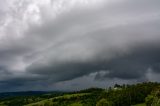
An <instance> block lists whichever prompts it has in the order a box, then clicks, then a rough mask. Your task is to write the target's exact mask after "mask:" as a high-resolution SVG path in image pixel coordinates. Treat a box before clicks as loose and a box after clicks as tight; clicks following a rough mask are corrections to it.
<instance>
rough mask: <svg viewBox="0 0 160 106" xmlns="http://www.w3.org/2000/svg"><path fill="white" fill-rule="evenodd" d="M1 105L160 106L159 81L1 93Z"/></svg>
mask: <svg viewBox="0 0 160 106" xmlns="http://www.w3.org/2000/svg"><path fill="white" fill-rule="evenodd" d="M0 95H2V93H0ZM3 95H4V93H3ZM0 106H160V83H157V82H143V83H137V84H132V85H129V84H123V85H119V84H115V85H114V86H112V87H108V88H105V89H102V88H89V89H84V90H80V91H73V92H43V93H42V92H40V93H39V94H38V93H36V94H34V93H33V95H31V94H29V95H27V93H26V94H23V95H20V92H19V95H16V96H6V97H5V96H3V97H2V96H0Z"/></svg>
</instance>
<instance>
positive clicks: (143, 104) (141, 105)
mask: <svg viewBox="0 0 160 106" xmlns="http://www.w3.org/2000/svg"><path fill="white" fill-rule="evenodd" d="M134 106H146V104H145V103H142V104H137V105H134Z"/></svg>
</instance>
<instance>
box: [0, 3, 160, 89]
mask: <svg viewBox="0 0 160 106" xmlns="http://www.w3.org/2000/svg"><path fill="white" fill-rule="evenodd" d="M143 81H160V0H0V92H4V91H22V90H79V89H84V88H88V87H103V88H105V87H108V86H112V85H113V84H115V83H119V84H123V83H129V84H130V83H137V82H143Z"/></svg>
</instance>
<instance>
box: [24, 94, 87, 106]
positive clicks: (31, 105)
mask: <svg viewBox="0 0 160 106" xmlns="http://www.w3.org/2000/svg"><path fill="white" fill-rule="evenodd" d="M89 94H90V93H79V94H66V95H63V96H58V97H54V98H50V99H45V100H42V101H39V102H36V103H31V104H27V105H25V106H34V105H44V104H45V103H46V102H50V103H53V102H52V101H53V100H54V99H60V98H64V99H70V98H71V97H77V96H84V95H89ZM70 106H82V104H81V103H78V102H77V103H73V104H71V105H70Z"/></svg>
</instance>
